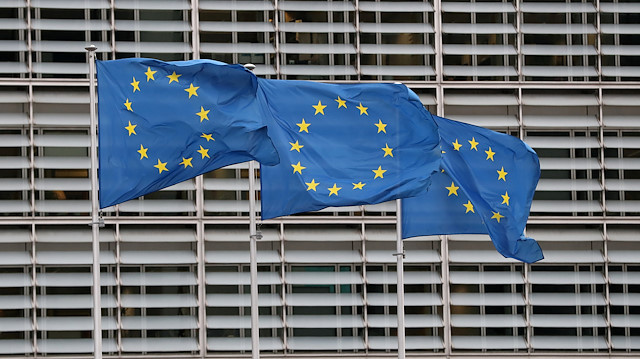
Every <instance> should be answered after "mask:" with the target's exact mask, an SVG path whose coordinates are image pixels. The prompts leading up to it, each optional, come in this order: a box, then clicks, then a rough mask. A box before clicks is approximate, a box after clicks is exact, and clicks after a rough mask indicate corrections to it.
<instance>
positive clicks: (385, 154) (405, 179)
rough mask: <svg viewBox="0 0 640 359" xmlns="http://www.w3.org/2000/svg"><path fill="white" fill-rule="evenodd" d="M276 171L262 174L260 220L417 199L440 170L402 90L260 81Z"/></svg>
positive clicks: (432, 140) (422, 113)
mask: <svg viewBox="0 0 640 359" xmlns="http://www.w3.org/2000/svg"><path fill="white" fill-rule="evenodd" d="M259 89H260V94H261V101H262V103H263V107H264V112H265V121H267V122H268V127H269V136H270V137H271V139H272V140H273V142H274V144H275V146H276V148H277V149H278V154H279V155H280V159H281V161H280V164H278V165H276V166H261V173H260V176H261V184H262V218H263V219H268V218H273V217H278V216H284V215H288V214H293V213H299V212H307V211H314V210H318V209H322V208H325V207H329V206H348V205H360V204H371V203H379V202H383V201H388V200H391V199H396V198H402V197H407V196H413V195H416V194H418V193H420V192H422V191H424V190H426V188H427V187H428V185H429V182H430V181H429V176H430V175H431V173H433V172H434V171H437V170H438V169H439V164H440V148H439V147H438V144H439V138H438V134H437V128H436V125H435V123H434V121H433V119H432V118H431V114H430V113H429V112H428V111H426V110H425V109H424V107H423V106H422V103H421V102H420V99H419V98H418V96H417V95H416V94H415V93H413V92H412V91H410V90H409V89H408V88H407V87H406V86H404V85H400V84H355V85H346V84H345V85H336V84H323V83H315V82H307V81H281V80H263V79H259Z"/></svg>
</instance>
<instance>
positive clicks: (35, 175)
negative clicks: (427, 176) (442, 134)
mask: <svg viewBox="0 0 640 359" xmlns="http://www.w3.org/2000/svg"><path fill="white" fill-rule="evenodd" d="M639 23H640V4H639V3H637V2H636V1H631V0H628V1H623V0H577V1H576V0H561V1H560V0H555V1H550V0H538V1H528V0H502V1H484V0H483V1H480V0H475V1H473V0H464V1H462V0H460V1H455V0H449V1H444V0H427V1H404V2H400V1H358V0H354V1H283V0H274V1H257V0H246V1H245V0H235V1H218V0H191V1H188V0H4V1H0V357H15V358H17V357H20V358H22V357H25V356H27V357H35V356H50V357H57V356H64V357H69V356H70V355H80V356H87V357H88V356H90V355H91V353H92V351H93V340H92V328H93V324H92V318H91V307H92V298H91V285H92V274H91V263H92V254H91V229H90V227H89V226H88V225H87V224H88V223H89V222H90V221H91V215H90V211H91V203H90V196H89V195H90V180H89V177H88V173H89V168H90V159H89V146H90V144H89V142H90V139H89V81H88V68H89V67H88V55H87V53H86V51H85V49H84V48H85V46H87V45H89V44H95V45H96V46H97V47H98V50H97V56H98V58H99V59H102V60H107V59H118V58H126V57H132V56H135V57H153V58H158V59H161V60H167V61H170V60H189V59H194V58H211V59H216V60H221V61H225V62H230V63H249V62H251V63H254V64H256V65H257V67H256V73H257V74H258V75H259V76H265V77H268V78H279V79H305V80H321V81H330V82H359V81H360V82H367V81H372V82H379V81H385V82H403V83H405V84H406V85H407V86H409V87H410V88H412V89H413V90H414V91H415V92H416V93H418V94H419V96H420V98H421V99H422V101H423V103H424V105H425V106H426V107H427V108H428V109H429V110H430V111H431V112H433V113H434V114H438V115H442V116H446V117H448V118H452V119H456V120H461V121H465V122H469V123H473V124H477V125H481V126H484V127H488V128H491V129H494V130H498V131H501V132H506V133H509V134H511V135H514V136H517V137H520V138H522V139H524V140H525V141H526V142H527V143H528V144H530V145H531V146H532V147H533V148H534V149H535V150H536V151H537V152H538V154H539V156H540V162H541V167H542V175H541V179H540V183H539V185H538V188H537V192H536V195H535V198H534V202H533V206H532V213H531V217H530V220H529V224H528V226H527V234H528V235H529V236H532V237H534V238H536V239H538V241H539V242H540V244H541V246H542V248H543V250H544V252H545V256H546V259H545V260H543V261H541V262H539V263H536V264H533V265H526V264H521V263H519V262H515V261H512V260H507V259H504V258H502V257H501V256H500V255H499V254H498V253H497V252H496V251H495V249H494V248H493V245H492V244H491V242H490V240H489V238H488V237H487V236H484V235H451V236H434V237H419V238H414V239H410V240H407V241H406V242H405V251H406V259H405V268H404V271H405V313H406V335H407V352H408V353H409V354H410V355H412V356H416V357H420V356H424V357H446V356H447V355H450V356H451V357H456V356H464V355H469V354H478V353H484V354H486V355H489V356H490V355H494V354H498V353H499V354H500V355H502V356H507V357H509V356H513V357H519V356H527V355H528V354H532V353H533V354H536V355H538V354H540V355H544V354H547V355H578V354H589V355H611V356H613V357H616V356H620V357H623V356H628V355H630V354H631V355H638V354H639V353H640V229H639V228H640V226H639V225H640V120H639V116H640V101H638V99H639V98H640V97H639V96H640V25H638V24H639ZM247 178H248V165H247V164H246V163H244V164H238V165H234V166H229V167H226V168H224V169H220V170H217V171H214V172H211V173H208V174H206V175H204V176H201V177H199V178H196V179H194V180H191V181H186V182H184V183H180V184H178V185H175V186H172V187H170V188H167V189H165V190H162V191H159V192H157V193H153V194H150V195H147V196H144V197H143V198H140V199H136V200H132V201H129V202H126V203H123V204H121V205H119V206H116V207H113V208H109V209H108V210H107V211H105V212H104V213H103V216H104V219H105V223H106V225H105V227H104V228H102V229H101V230H100V233H101V234H100V247H101V286H102V317H103V318H102V324H103V332H102V334H103V349H104V353H105V357H140V356H141V355H142V356H145V355H146V356H149V357H151V356H157V355H160V354H162V355H170V356H172V357H181V358H190V357H193V358H196V357H221V356H222V357H236V356H237V357H240V356H246V355H248V353H249V352H250V350H251V338H250V310H249V306H250V300H249V297H250V296H249V284H250V282H249V228H248V208H249V205H248V188H249V187H248V179H247ZM395 223H396V212H395V203H382V204H378V205H371V206H361V207H358V206H354V207H343V208H329V209H327V210H323V211H320V212H317V213H304V214H300V215H295V216H290V217H286V218H280V219H276V220H270V221H265V222H264V223H262V224H261V226H260V230H261V232H262V234H263V236H264V238H263V239H261V240H260V241H259V242H258V262H259V266H258V269H259V275H258V281H259V292H260V294H259V303H260V337H261V338H260V346H261V349H262V351H263V353H264V354H270V355H273V356H279V355H285V354H286V355H287V356H291V357H297V356H299V357H303V356H308V355H322V356H336V357H338V356H344V355H347V354H348V355H349V356H352V357H367V356H370V357H373V356H375V357H379V356H382V357H385V356H386V357H393V356H394V355H395V351H396V349H397V341H396V333H397V320H396V313H397V309H396V283H397V281H396V257H394V256H393V253H395V252H396V243H395V240H396V239H395V235H396V227H395Z"/></svg>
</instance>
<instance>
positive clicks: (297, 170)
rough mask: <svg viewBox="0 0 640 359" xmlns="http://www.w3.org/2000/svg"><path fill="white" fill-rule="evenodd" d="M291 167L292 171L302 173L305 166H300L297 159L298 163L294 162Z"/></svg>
mask: <svg viewBox="0 0 640 359" xmlns="http://www.w3.org/2000/svg"><path fill="white" fill-rule="evenodd" d="M291 167H293V173H296V172H298V173H299V174H302V170H303V169H305V168H307V167H304V166H302V165H301V164H300V161H298V163H297V164H295V165H291Z"/></svg>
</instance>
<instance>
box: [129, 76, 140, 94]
mask: <svg viewBox="0 0 640 359" xmlns="http://www.w3.org/2000/svg"><path fill="white" fill-rule="evenodd" d="M131 86H133V92H136V90H138V91H140V81H136V78H135V77H134V78H133V82H132V83H131Z"/></svg>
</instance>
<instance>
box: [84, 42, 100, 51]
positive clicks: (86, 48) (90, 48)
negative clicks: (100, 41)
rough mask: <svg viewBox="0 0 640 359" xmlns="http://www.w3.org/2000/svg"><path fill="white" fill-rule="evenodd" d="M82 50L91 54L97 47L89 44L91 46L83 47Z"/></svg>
mask: <svg viewBox="0 0 640 359" xmlns="http://www.w3.org/2000/svg"><path fill="white" fill-rule="evenodd" d="M84 49H85V50H87V51H89V52H91V51H96V50H97V49H98V47H97V46H96V45H93V44H91V45H89V46H87V47H85V48H84Z"/></svg>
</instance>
